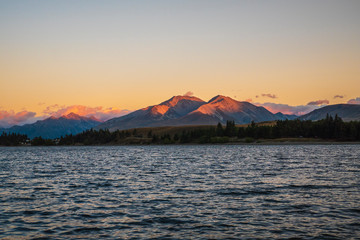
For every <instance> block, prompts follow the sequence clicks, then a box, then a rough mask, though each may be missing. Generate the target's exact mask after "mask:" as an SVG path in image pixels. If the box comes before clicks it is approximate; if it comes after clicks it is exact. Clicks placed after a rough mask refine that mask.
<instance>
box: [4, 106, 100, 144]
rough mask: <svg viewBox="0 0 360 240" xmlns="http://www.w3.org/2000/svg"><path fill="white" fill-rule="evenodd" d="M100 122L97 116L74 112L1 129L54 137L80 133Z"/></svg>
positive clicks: (8, 131) (9, 131) (32, 136)
mask: <svg viewBox="0 0 360 240" xmlns="http://www.w3.org/2000/svg"><path fill="white" fill-rule="evenodd" d="M100 123H101V121H100V120H98V119H96V118H91V117H84V116H80V115H78V114H75V113H73V112H72V113H69V114H67V115H63V116H60V117H54V116H51V117H48V118H46V119H44V120H38V121H36V122H35V123H32V124H25V125H22V126H12V127H10V128H6V129H0V131H2V132H6V133H20V134H26V135H27V136H28V137H29V138H31V139H32V138H34V137H43V138H49V139H54V138H59V137H61V136H65V135H66V134H77V133H80V132H82V131H85V130H87V129H90V128H93V127H95V126H97V125H99V124H100Z"/></svg>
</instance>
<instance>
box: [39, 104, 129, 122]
mask: <svg viewBox="0 0 360 240" xmlns="http://www.w3.org/2000/svg"><path fill="white" fill-rule="evenodd" d="M130 112H131V111H129V110H123V109H118V108H104V107H88V106H83V105H72V106H59V105H58V104H55V105H51V106H48V107H47V108H46V109H45V110H44V111H43V114H45V115H48V116H54V117H61V116H63V115H68V114H70V113H75V114H78V115H80V116H85V117H95V118H97V119H99V120H101V121H106V120H109V119H111V118H114V117H120V116H123V115H126V114H128V113H130Z"/></svg>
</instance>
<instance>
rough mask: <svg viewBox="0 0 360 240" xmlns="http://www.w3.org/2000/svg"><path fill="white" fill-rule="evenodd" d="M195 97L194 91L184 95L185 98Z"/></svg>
mask: <svg viewBox="0 0 360 240" xmlns="http://www.w3.org/2000/svg"><path fill="white" fill-rule="evenodd" d="M193 95H194V93H193V92H192V91H188V92H186V93H185V94H184V96H187V97H191V96H193Z"/></svg>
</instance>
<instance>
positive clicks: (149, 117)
mask: <svg viewBox="0 0 360 240" xmlns="http://www.w3.org/2000/svg"><path fill="white" fill-rule="evenodd" d="M278 119H279V117H277V116H276V115H275V114H272V113H271V112H269V111H268V110H266V109H265V108H264V107H257V106H255V105H253V104H251V103H248V102H239V101H236V100H234V99H232V98H229V97H225V96H221V95H218V96H216V97H214V98H212V99H210V101H208V102H205V101H203V100H201V99H199V98H197V97H191V96H174V97H172V98H170V99H169V100H167V101H165V102H162V103H160V104H159V105H154V106H149V107H146V108H143V109H140V110H137V111H135V112H132V113H130V114H128V115H126V116H122V117H118V118H113V119H110V120H108V121H106V122H104V123H102V124H100V125H98V126H97V127H95V129H109V130H110V131H112V130H116V129H130V128H140V127H158V126H180V125H216V124H217V123H219V122H220V123H223V124H225V123H226V121H228V120H230V121H235V123H236V124H244V123H250V122H251V121H255V122H263V121H273V120H278Z"/></svg>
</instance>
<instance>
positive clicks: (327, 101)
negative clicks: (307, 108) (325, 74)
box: [307, 99, 329, 105]
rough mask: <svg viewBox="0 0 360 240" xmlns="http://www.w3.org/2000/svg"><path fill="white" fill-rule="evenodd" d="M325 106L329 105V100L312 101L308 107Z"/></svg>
mask: <svg viewBox="0 0 360 240" xmlns="http://www.w3.org/2000/svg"><path fill="white" fill-rule="evenodd" d="M325 104H329V100H326V99H324V100H316V101H312V102H308V104H307V105H325Z"/></svg>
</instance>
